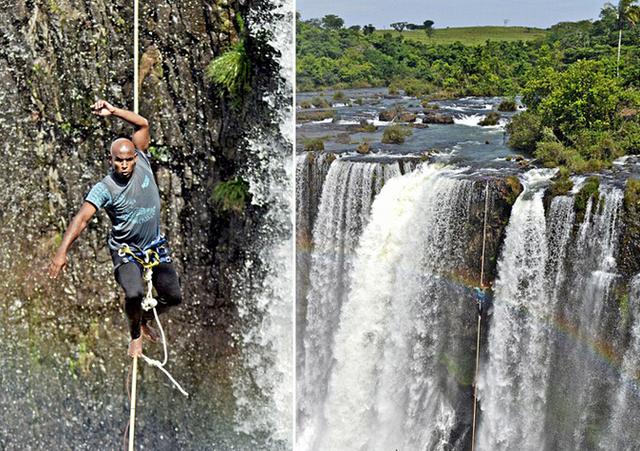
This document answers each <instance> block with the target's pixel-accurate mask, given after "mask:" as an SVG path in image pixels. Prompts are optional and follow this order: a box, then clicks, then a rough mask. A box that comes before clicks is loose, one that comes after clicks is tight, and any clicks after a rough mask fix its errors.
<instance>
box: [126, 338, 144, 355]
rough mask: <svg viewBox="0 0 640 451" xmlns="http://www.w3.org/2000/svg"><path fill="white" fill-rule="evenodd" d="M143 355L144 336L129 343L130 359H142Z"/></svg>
mask: <svg viewBox="0 0 640 451" xmlns="http://www.w3.org/2000/svg"><path fill="white" fill-rule="evenodd" d="M141 355H142V336H139V337H138V338H136V339H135V340H131V342H130V343H129V357H140V356H141Z"/></svg>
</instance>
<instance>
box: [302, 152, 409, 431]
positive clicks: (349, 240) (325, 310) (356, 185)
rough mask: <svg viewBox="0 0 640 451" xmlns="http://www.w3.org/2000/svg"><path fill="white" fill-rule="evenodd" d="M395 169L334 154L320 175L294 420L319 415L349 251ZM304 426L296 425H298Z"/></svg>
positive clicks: (346, 282)
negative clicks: (323, 174) (347, 160)
mask: <svg viewBox="0 0 640 451" xmlns="http://www.w3.org/2000/svg"><path fill="white" fill-rule="evenodd" d="M398 175H400V167H399V165H398V163H392V164H380V163H354V162H345V161H340V160H336V161H334V162H333V163H332V165H331V167H330V169H329V172H328V174H327V176H326V179H325V181H324V186H323V189H322V197H321V199H320V206H319V210H318V216H317V220H316V223H315V226H314V228H313V252H312V254H311V268H312V269H311V273H310V275H309V280H310V289H309V293H308V295H307V301H306V303H305V305H306V306H307V307H306V320H305V322H304V324H303V327H304V330H305V335H304V342H303V354H302V355H301V356H300V358H299V361H298V365H299V368H300V369H299V375H298V384H299V388H298V393H299V395H298V396H299V402H298V406H299V408H298V411H299V416H300V418H299V423H302V424H304V423H305V422H309V421H310V422H316V421H319V420H320V416H319V414H318V408H319V406H321V405H322V402H323V400H324V398H325V395H326V386H327V380H328V375H329V372H330V370H331V365H332V354H333V334H334V332H335V327H336V324H337V322H338V317H339V314H340V309H341V306H342V304H343V303H344V300H345V299H346V296H347V290H348V287H349V285H350V273H351V268H352V266H353V262H352V259H353V254H354V252H355V248H356V245H357V242H358V239H359V237H360V234H361V233H362V229H363V228H364V226H365V224H366V223H367V221H368V218H369V211H370V208H371V202H372V200H373V198H374V196H375V195H376V194H377V193H378V192H379V191H380V189H381V188H382V185H383V184H384V182H385V181H386V180H388V179H390V178H393V177H395V176H398ZM320 421H321V420H320ZM311 428H312V427H311ZM309 429H310V427H309V426H308V425H303V426H301V430H302V431H304V430H309Z"/></svg>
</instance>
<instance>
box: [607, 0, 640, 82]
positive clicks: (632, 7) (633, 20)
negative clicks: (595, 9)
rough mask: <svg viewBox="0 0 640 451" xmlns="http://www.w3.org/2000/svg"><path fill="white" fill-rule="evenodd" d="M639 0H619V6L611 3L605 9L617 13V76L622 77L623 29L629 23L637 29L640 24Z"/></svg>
mask: <svg viewBox="0 0 640 451" xmlns="http://www.w3.org/2000/svg"><path fill="white" fill-rule="evenodd" d="M636 3H637V0H619V1H618V6H617V7H616V6H614V5H612V4H611V3H607V4H605V6H604V7H605V9H612V10H615V11H616V17H617V24H616V25H617V27H618V58H617V60H616V74H617V76H618V77H619V76H620V48H621V47H622V29H623V28H624V26H625V25H626V24H627V23H628V24H629V25H631V26H632V27H635V26H636V24H637V23H638V22H640V6H638V5H637V4H636Z"/></svg>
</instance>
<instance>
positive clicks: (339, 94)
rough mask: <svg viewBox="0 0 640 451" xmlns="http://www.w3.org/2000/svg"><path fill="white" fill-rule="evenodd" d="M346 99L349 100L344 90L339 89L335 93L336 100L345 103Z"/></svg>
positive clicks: (334, 99)
mask: <svg viewBox="0 0 640 451" xmlns="http://www.w3.org/2000/svg"><path fill="white" fill-rule="evenodd" d="M346 100H347V96H346V95H344V92H342V91H337V92H336V93H335V94H333V101H334V102H340V103H344V102H345V101H346Z"/></svg>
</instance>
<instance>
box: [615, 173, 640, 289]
mask: <svg viewBox="0 0 640 451" xmlns="http://www.w3.org/2000/svg"><path fill="white" fill-rule="evenodd" d="M622 222H623V233H622V239H621V242H620V252H619V258H618V261H619V263H620V265H619V266H620V271H621V272H622V274H623V275H624V276H625V278H627V279H630V278H631V277H633V276H634V275H636V274H638V273H639V272H640V258H639V257H638V256H639V255H640V179H628V180H627V184H626V187H625V190H624V201H623V214H622Z"/></svg>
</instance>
